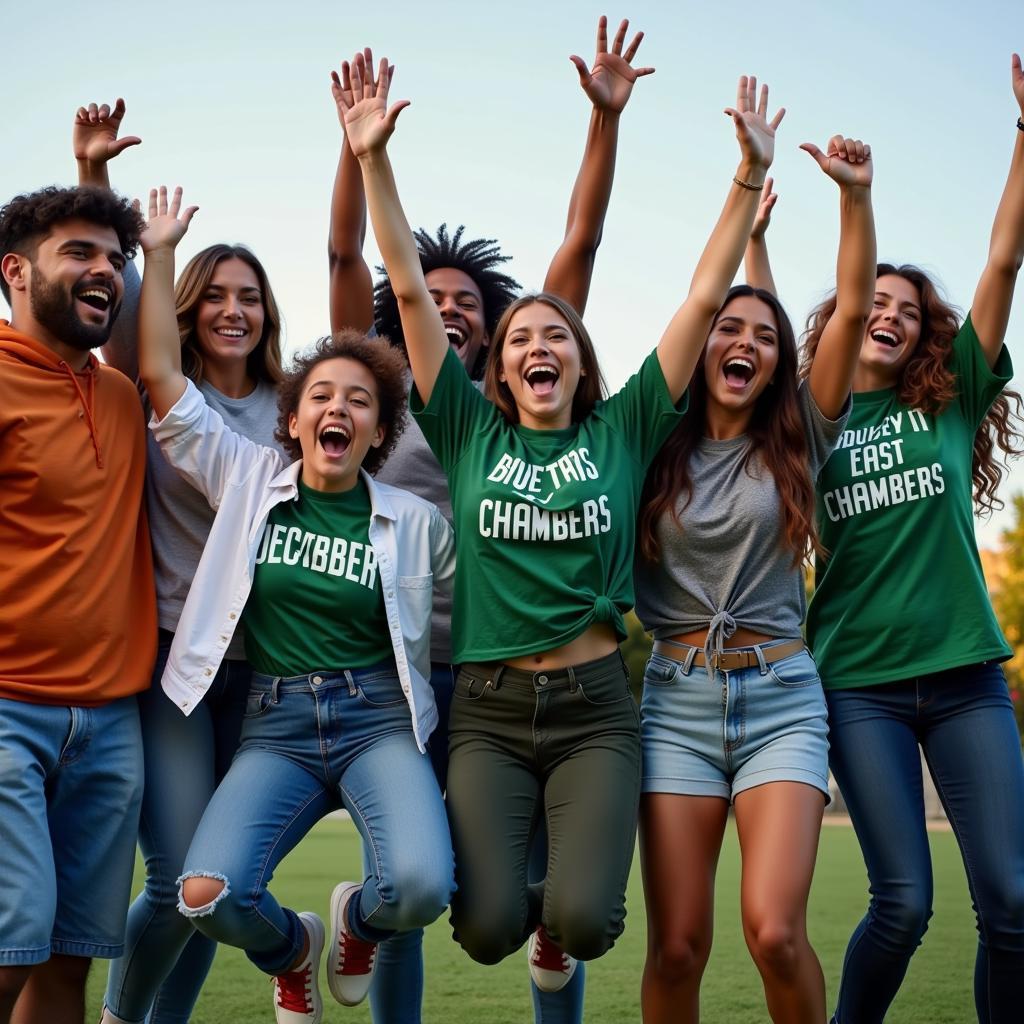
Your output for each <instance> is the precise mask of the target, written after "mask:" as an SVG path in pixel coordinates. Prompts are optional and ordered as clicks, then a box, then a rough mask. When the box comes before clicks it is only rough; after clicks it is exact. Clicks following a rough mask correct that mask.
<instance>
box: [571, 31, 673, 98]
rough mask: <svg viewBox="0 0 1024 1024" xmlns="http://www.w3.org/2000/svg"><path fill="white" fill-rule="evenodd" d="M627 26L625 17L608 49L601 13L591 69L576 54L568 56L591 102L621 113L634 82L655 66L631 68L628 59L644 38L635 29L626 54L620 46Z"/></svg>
mask: <svg viewBox="0 0 1024 1024" xmlns="http://www.w3.org/2000/svg"><path fill="white" fill-rule="evenodd" d="M628 29H629V21H628V19H623V21H622V22H621V24H620V25H619V30H618V32H616V33H615V39H614V40H613V41H612V48H611V50H610V51H609V49H608V19H607V18H606V17H605V16H604V15H601V18H600V19H599V21H598V23H597V54H596V55H595V57H594V64H593V68H592V69H590V70H588V69H587V65H586V62H585V61H584V60H583V59H582V58H581V57H577V56H576V55H575V54H573V56H571V57H570V58H569V60H571V61H572V62H573V64H574V65H575V66H576V70H577V71H578V72H579V76H580V85H581V86H582V87H583V91H584V92H585V93H586V94H587V96H588V97H590V101H591V103H593V104H594V106H595V107H598V108H599V109H601V110H609V111H612V112H613V113H616V114H620V113H622V111H623V109H624V108H625V106H626V103H627V102H628V101H629V97H630V94H631V93H632V92H633V84H634V83H635V82H636V80H637V79H638V78H642V77H643V76H644V75H653V74H654V68H646V67H645V68H634V67H633V66H632V64H631V61H632V60H633V58H634V57H635V56H636V51H637V49H638V48H639V46H640V43H641V41H642V40H643V38H644V34H643V32H637V34H636V35H635V36H634V37H633V41H632V42H631V43H630V44H629V46H628V47H627V49H626V51H625V53H623V51H622V47H623V45H624V43H625V41H626V32H627V31H628Z"/></svg>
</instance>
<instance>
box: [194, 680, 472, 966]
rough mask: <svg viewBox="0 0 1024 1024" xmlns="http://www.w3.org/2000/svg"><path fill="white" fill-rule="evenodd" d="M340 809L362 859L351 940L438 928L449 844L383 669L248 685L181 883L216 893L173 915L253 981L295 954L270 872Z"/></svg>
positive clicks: (287, 915) (295, 938)
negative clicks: (231, 749)
mask: <svg viewBox="0 0 1024 1024" xmlns="http://www.w3.org/2000/svg"><path fill="white" fill-rule="evenodd" d="M339 804H340V805H343V806H344V807H345V809H346V810H347V811H348V812H349V814H350V815H351V816H352V820H353V821H354V822H355V824H356V826H357V827H358V829H359V831H360V832H361V833H362V836H363V841H364V842H365V843H367V844H368V845H369V847H370V850H371V851H372V871H371V872H370V875H369V877H368V878H367V879H366V881H365V882H364V884H363V887H362V890H361V892H360V896H359V907H358V911H359V912H358V917H357V920H356V921H355V922H354V925H355V927H354V930H355V931H356V933H357V934H358V935H359V936H360V938H364V939H368V940H370V941H375V942H376V941H380V940H381V939H383V938H385V937H386V936H388V935H390V934H392V933H394V932H397V931H405V930H406V929H409V928H422V927H423V926H424V925H427V924H429V923H430V922H431V921H433V920H435V919H436V918H437V917H439V916H440V914H441V912H442V911H443V910H444V908H445V907H446V906H447V905H448V901H449V900H450V899H451V894H452V892H453V890H454V887H455V875H454V865H453V862H452V846H451V838H450V836H449V834H448V822H447V819H446V817H445V811H444V802H443V800H442V799H441V791H440V789H439V788H438V785H437V781H436V780H435V778H434V772H433V769H432V768H431V765H430V759H429V758H428V757H427V756H426V755H425V754H421V753H420V752H419V750H418V749H417V747H416V741H415V739H414V737H413V731H412V719H411V717H410V712H409V706H408V704H407V703H406V700H405V695H404V694H403V692H402V687H401V684H400V682H399V679H398V675H397V672H396V669H395V666H394V662H384V663H381V664H380V665H375V666H372V667H370V668H365V669H353V670H351V671H345V672H314V673H310V674H309V675H304V676H295V677H292V678H288V679H281V678H273V677H270V676H263V675H259V674H255V675H254V676H253V680H252V687H251V689H250V691H249V698H248V703H247V707H246V713H245V720H244V722H243V724H242V742H241V746H240V747H239V750H238V754H237V755H236V756H235V759H234V761H233V762H232V765H231V768H230V770H229V771H228V774H227V776H226V777H225V779H224V781H223V782H222V783H221V784H220V786H219V787H218V788H217V792H216V793H215V794H214V796H213V799H212V800H211V801H210V806H209V807H208V808H207V811H206V814H204V815H203V820H202V822H200V825H199V829H198V831H197V832H196V835H195V838H194V839H193V841H192V845H191V847H190V848H189V851H188V855H187V857H186V858H185V868H184V870H183V872H182V876H181V881H182V882H183V881H184V880H185V879H187V878H189V877H206V878H212V879H215V880H217V881H220V882H222V883H223V889H222V891H221V892H220V893H219V894H218V895H217V897H216V898H215V899H214V900H212V901H211V902H210V903H209V904H206V905H205V906H200V907H190V906H187V905H186V904H185V902H184V900H182V901H181V902H180V903H179V909H180V910H181V912H182V913H183V914H184V915H186V916H187V917H188V918H189V919H190V920H191V921H192V922H193V923H194V924H195V926H196V928H198V929H199V930H200V931H201V932H203V934H205V935H208V936H209V937H210V938H213V939H216V940H217V941H218V942H226V943H228V944H229V945H232V946H239V947H241V948H242V949H244V950H245V951H246V954H247V955H248V957H249V959H250V960H251V961H252V962H253V963H254V964H255V965H256V966H257V967H259V968H260V970H262V971H264V972H266V973H267V974H280V973H281V972H282V971H284V970H286V969H287V968H288V967H290V966H291V964H293V963H294V962H295V960H296V958H297V957H298V955H299V952H300V951H301V949H302V945H303V941H304V939H305V933H304V931H303V928H302V925H301V923H300V921H299V919H298V916H297V915H296V914H295V912H294V911H292V910H289V909H287V908H285V907H282V906H281V905H280V904H279V903H278V902H277V900H275V899H274V897H273V896H272V895H271V894H270V892H269V891H268V890H267V885H268V883H269V881H270V878H271V876H272V875H273V873H274V869H275V868H276V867H277V865H278V863H280V861H281V860H282V858H283V857H284V856H285V855H286V854H287V853H288V852H289V851H290V850H292V849H293V848H294V847H295V846H296V845H297V844H298V842H299V840H301V839H302V838H303V836H305V835H306V833H307V832H309V830H310V829H311V828H312V827H313V826H314V825H315V824H316V823H317V821H319V820H320V818H321V817H323V815H324V814H326V813H327V812H328V811H330V810H332V809H334V808H336V807H338V806H339Z"/></svg>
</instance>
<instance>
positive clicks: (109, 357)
mask: <svg viewBox="0 0 1024 1024" xmlns="http://www.w3.org/2000/svg"><path fill="white" fill-rule="evenodd" d="M141 292H142V278H141V277H140V276H139V271H138V269H137V268H136V266H135V263H134V262H131V263H126V264H125V267H124V298H123V299H122V300H121V311H120V312H119V313H118V315H117V320H115V321H114V327H113V330H111V332H110V338H109V339H108V340H107V343H106V344H105V345H104V346H103V349H102V351H103V361H104V362H105V363H106V364H107V365H108V366H113V367H114V368H115V369H117V370H120V371H121V372H122V373H123V374H124V375H125V376H126V377H127V378H128V379H129V380H131V381H134V382H136V383H138V380H139V348H138V342H139V295H140V294H141Z"/></svg>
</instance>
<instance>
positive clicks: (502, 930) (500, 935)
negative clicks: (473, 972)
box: [451, 907, 525, 966]
mask: <svg viewBox="0 0 1024 1024" xmlns="http://www.w3.org/2000/svg"><path fill="white" fill-rule="evenodd" d="M451 924H452V934H453V935H454V938H455V941H456V942H457V943H458V944H459V945H460V946H461V947H462V948H463V950H464V951H465V952H466V954H467V955H468V956H469V958H470V959H471V960H475V961H476V962H477V963H478V964H486V965H488V966H490V965H492V964H500V963H501V961H502V960H504V959H505V957H507V956H509V955H510V954H511V953H514V952H515V951H516V950H517V949H518V948H519V947H520V946H521V945H522V944H523V929H524V928H525V922H524V921H521V920H519V919H518V918H516V919H515V920H513V919H512V918H510V917H509V918H506V919H504V920H503V919H502V918H501V917H499V916H495V915H491V914H480V913H476V914H472V915H465V916H463V915H460V914H456V912H455V909H454V907H453V908H452V916H451Z"/></svg>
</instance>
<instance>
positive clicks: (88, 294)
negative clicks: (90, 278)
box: [75, 286, 113, 313]
mask: <svg viewBox="0 0 1024 1024" xmlns="http://www.w3.org/2000/svg"><path fill="white" fill-rule="evenodd" d="M75 298H76V299H78V301H79V302H82V303H84V304H85V305H86V306H89V307H91V308H92V309H97V310H99V311H100V312H101V313H106V312H107V310H108V309H110V303H111V302H112V301H113V295H111V293H110V292H109V291H107V289H106V288H97V287H95V286H93V287H90V288H83V289H81V291H77V292H75Z"/></svg>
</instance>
